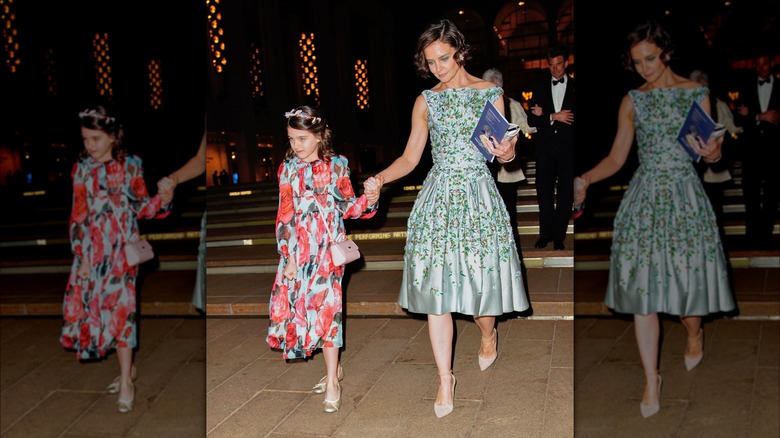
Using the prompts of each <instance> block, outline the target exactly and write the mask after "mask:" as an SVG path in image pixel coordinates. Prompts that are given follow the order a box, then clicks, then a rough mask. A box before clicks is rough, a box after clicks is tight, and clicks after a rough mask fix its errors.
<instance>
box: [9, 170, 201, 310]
mask: <svg viewBox="0 0 780 438" xmlns="http://www.w3.org/2000/svg"><path fill="white" fill-rule="evenodd" d="M59 190H62V189H61V188H59V189H58V188H56V187H53V188H49V189H48V190H37V191H29V192H25V193H13V194H12V193H4V199H7V203H6V209H5V211H4V214H3V215H2V219H0V284H2V289H0V315H2V316H22V315H61V314H62V298H63V294H64V292H65V287H66V284H67V280H68V275H69V272H70V267H71V263H72V260H73V256H72V254H71V250H70V240H69V237H68V220H69V218H70V209H71V205H70V202H71V194H70V192H68V193H65V192H64V191H63V192H60V191H59ZM6 195H7V196H6ZM204 202H205V187H204V186H201V187H197V186H195V185H194V182H193V183H186V185H185V184H182V185H181V186H179V188H177V193H176V196H175V199H174V209H173V211H172V212H171V215H170V216H168V217H167V218H165V219H161V220H142V221H139V228H140V231H141V235H142V237H143V238H146V239H147V240H149V241H150V242H151V243H152V245H153V247H154V252H155V256H156V257H155V258H154V259H153V260H151V261H149V262H146V263H144V264H142V265H141V269H140V272H139V276H138V281H137V287H138V295H139V302H140V312H141V314H145V315H198V314H199V312H198V310H197V309H195V308H194V307H193V306H192V304H191V299H192V293H193V289H194V286H195V274H196V272H197V255H198V242H199V238H200V221H201V218H202V215H203V211H204V205H205V204H204Z"/></svg>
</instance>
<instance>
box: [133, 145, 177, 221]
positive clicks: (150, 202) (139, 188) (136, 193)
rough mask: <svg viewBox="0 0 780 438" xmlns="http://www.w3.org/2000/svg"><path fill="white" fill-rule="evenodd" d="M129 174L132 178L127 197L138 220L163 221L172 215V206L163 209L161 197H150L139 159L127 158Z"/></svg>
mask: <svg viewBox="0 0 780 438" xmlns="http://www.w3.org/2000/svg"><path fill="white" fill-rule="evenodd" d="M127 172H128V173H129V176H130V188H129V190H128V193H127V196H128V198H129V200H130V208H131V210H133V211H134V212H135V214H136V218H138V219H162V218H165V217H167V216H168V215H169V214H170V213H171V209H170V204H169V205H167V206H165V207H163V206H162V199H161V198H160V195H159V194H157V195H154V196H149V191H148V190H147V189H146V182H145V181H144V170H143V165H142V161H141V159H140V158H138V157H127Z"/></svg>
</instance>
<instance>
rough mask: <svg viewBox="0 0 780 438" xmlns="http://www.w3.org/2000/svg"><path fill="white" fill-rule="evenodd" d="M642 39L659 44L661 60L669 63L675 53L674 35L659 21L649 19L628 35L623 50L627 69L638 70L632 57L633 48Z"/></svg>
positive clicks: (624, 64) (624, 63)
mask: <svg viewBox="0 0 780 438" xmlns="http://www.w3.org/2000/svg"><path fill="white" fill-rule="evenodd" d="M642 41H647V42H648V43H653V44H655V45H656V46H658V47H659V48H660V49H661V55H660V58H661V62H663V63H664V64H666V65H669V60H670V59H671V58H672V54H673V53H674V43H673V42H672V37H671V35H669V33H668V32H667V31H666V30H664V28H663V27H662V26H661V25H660V24H659V23H658V22H657V21H655V20H647V21H645V22H644V23H642V24H640V25H639V26H637V27H636V28H635V29H634V30H633V31H632V32H631V33H629V34H628V36H626V42H625V51H624V52H623V66H624V67H625V68H626V70H631V71H636V69H634V60H633V59H631V49H632V48H633V47H634V46H636V45H637V44H639V43H641V42H642Z"/></svg>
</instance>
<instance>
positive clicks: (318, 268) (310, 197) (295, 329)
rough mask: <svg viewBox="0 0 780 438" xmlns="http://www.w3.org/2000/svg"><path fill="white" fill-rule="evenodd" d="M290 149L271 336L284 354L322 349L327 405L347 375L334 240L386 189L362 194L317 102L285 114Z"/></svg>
mask: <svg viewBox="0 0 780 438" xmlns="http://www.w3.org/2000/svg"><path fill="white" fill-rule="evenodd" d="M285 116H286V117H287V137H288V139H289V141H290V149H289V150H288V151H287V155H286V156H285V160H284V162H283V163H282V164H281V165H280V166H279V173H278V177H279V212H278V214H277V216H276V240H277V243H278V248H279V254H280V255H281V259H280V260H279V268H278V270H277V274H276V279H275V280H274V286H273V289H272V291H271V303H270V324H269V327H268V337H267V342H268V345H269V346H270V347H271V348H278V349H282V350H283V353H282V356H283V357H284V358H285V359H298V358H306V357H309V356H311V354H312V351H313V350H314V349H316V348H322V350H323V355H324V356H325V366H326V367H327V370H328V374H327V376H325V377H323V378H322V379H321V380H320V382H319V383H318V384H317V385H315V386H314V388H313V392H314V393H317V394H320V393H323V392H324V393H325V402H324V404H325V412H336V411H338V410H339V407H340V406H341V387H340V385H339V383H338V381H339V380H341V379H342V378H343V377H344V374H343V371H342V369H341V366H340V364H339V348H340V347H342V346H343V340H342V332H341V322H342V313H341V309H342V299H341V297H342V295H341V279H342V277H343V276H344V267H343V266H334V265H333V262H332V260H331V256H330V245H331V243H333V242H336V241H338V240H341V239H342V238H343V236H344V234H345V230H344V218H347V219H356V218H370V217H372V216H374V214H375V213H376V202H377V200H378V199H379V191H378V190H374V188H375V187H373V186H367V191H366V194H364V195H362V196H360V197H359V198H357V197H355V193H354V192H353V190H352V183H351V181H350V179H349V165H348V163H347V159H346V158H345V157H344V156H341V155H336V153H335V152H334V151H333V132H332V131H331V130H330V128H328V125H327V124H326V123H325V120H323V118H322V116H321V115H320V114H319V112H317V111H316V110H315V109H313V108H310V107H308V106H301V107H298V108H296V109H295V110H293V111H291V112H288V113H285Z"/></svg>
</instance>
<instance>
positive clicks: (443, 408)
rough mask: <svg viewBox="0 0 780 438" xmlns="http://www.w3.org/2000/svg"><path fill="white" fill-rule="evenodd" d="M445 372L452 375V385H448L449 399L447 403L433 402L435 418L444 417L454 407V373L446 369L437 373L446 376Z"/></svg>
mask: <svg viewBox="0 0 780 438" xmlns="http://www.w3.org/2000/svg"><path fill="white" fill-rule="evenodd" d="M447 374H449V375H451V376H452V386H451V387H450V396H451V401H450V402H449V403H447V404H443V405H440V404H438V403H434V404H433V412H434V413H435V414H436V417H437V418H441V417H444V416H446V415H449V414H450V413H451V412H452V410H453V409H454V403H455V375H454V374H452V371H448V372H446V373H439V375H440V376H446V375H447Z"/></svg>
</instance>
